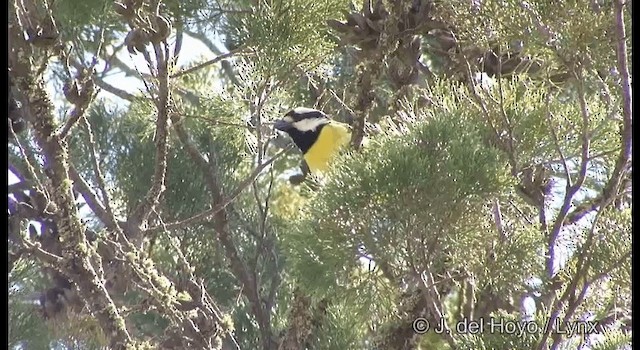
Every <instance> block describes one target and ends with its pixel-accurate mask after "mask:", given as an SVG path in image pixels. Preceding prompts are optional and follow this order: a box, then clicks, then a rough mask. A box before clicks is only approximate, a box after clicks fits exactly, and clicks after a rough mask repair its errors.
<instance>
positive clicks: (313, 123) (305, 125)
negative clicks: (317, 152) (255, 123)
mask: <svg viewBox="0 0 640 350" xmlns="http://www.w3.org/2000/svg"><path fill="white" fill-rule="evenodd" d="M328 122H329V121H328V120H327V119H324V118H313V119H302V120H300V121H297V122H295V123H293V126H294V127H295V128H296V129H298V130H300V131H303V132H304V131H313V130H315V129H317V128H318V126H320V125H322V124H327V123H328Z"/></svg>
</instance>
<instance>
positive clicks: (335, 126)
mask: <svg viewBox="0 0 640 350" xmlns="http://www.w3.org/2000/svg"><path fill="white" fill-rule="evenodd" d="M350 138H351V132H350V130H349V128H348V127H347V126H346V125H344V124H342V123H337V122H331V123H329V124H327V125H325V126H324V127H323V128H322V129H321V130H320V135H318V139H317V140H316V142H315V143H314V144H313V146H311V148H309V150H308V151H307V153H305V154H304V160H305V161H306V162H307V165H308V166H309V170H311V172H316V173H317V172H323V171H326V170H327V169H328V168H329V164H330V161H331V158H333V157H334V156H335V155H336V154H337V153H338V152H339V151H340V149H341V148H342V147H344V146H346V145H347V144H348V143H349V140H350Z"/></svg>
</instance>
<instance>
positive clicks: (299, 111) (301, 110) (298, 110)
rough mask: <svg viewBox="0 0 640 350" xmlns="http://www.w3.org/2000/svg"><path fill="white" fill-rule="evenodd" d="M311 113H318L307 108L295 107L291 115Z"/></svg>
mask: <svg viewBox="0 0 640 350" xmlns="http://www.w3.org/2000/svg"><path fill="white" fill-rule="evenodd" d="M313 112H320V111H319V110H317V109H313V108H307V107H296V108H294V109H293V113H295V114H307V113H313Z"/></svg>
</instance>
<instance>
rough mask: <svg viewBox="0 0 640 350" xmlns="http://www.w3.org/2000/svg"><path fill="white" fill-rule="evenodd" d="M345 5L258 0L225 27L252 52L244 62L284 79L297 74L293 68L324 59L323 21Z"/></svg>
mask: <svg viewBox="0 0 640 350" xmlns="http://www.w3.org/2000/svg"><path fill="white" fill-rule="evenodd" d="M346 5H347V2H346V1H344V0H322V1H310V0H293V1H284V0H260V1H258V2H257V3H256V5H255V6H253V7H252V9H251V13H248V14H237V15H234V16H232V17H231V18H229V30H230V32H231V33H233V41H234V42H235V43H237V45H238V46H243V47H247V48H250V49H251V50H253V51H254V53H255V56H254V57H252V59H251V60H250V61H247V62H251V65H253V66H254V67H255V69H256V70H257V71H258V72H260V74H261V75H263V76H272V75H277V76H278V77H279V78H280V79H283V80H287V79H290V78H291V77H296V76H298V73H295V70H294V68H298V69H299V70H300V71H302V72H304V71H309V70H311V69H313V67H315V66H317V65H318V64H319V63H321V62H323V61H325V59H326V57H327V56H328V55H329V54H330V53H331V49H332V48H333V44H332V43H331V42H330V41H329V38H328V36H327V34H326V31H327V28H326V24H325V20H326V19H328V18H335V17H338V16H339V14H340V11H341V10H343V9H346ZM292 73H293V76H292Z"/></svg>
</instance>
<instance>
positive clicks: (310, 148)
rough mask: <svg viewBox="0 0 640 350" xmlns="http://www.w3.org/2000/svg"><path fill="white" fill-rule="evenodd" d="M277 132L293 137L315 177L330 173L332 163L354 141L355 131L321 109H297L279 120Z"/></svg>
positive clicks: (276, 124)
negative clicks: (352, 139)
mask: <svg viewBox="0 0 640 350" xmlns="http://www.w3.org/2000/svg"><path fill="white" fill-rule="evenodd" d="M273 126H274V128H275V129H277V130H280V131H283V132H285V133H287V134H288V135H289V137H291V139H292V140H293V143H295V145H296V146H297V147H298V148H299V149H300V151H302V154H303V158H304V160H305V162H306V163H307V166H308V168H309V170H310V172H311V173H312V174H316V175H319V174H321V173H324V172H326V171H327V170H328V169H329V167H330V165H331V161H332V159H333V158H334V157H335V156H336V155H337V154H338V152H340V150H341V149H343V148H344V147H346V145H347V144H348V143H349V140H350V139H351V127H350V126H349V125H347V124H344V123H340V122H337V121H334V120H332V119H331V118H329V117H328V116H327V115H326V114H325V113H324V112H322V111H319V110H317V109H312V108H306V107H296V108H294V109H292V110H290V111H289V112H287V113H286V114H285V115H284V117H282V119H279V120H276V121H275V123H274V125H273Z"/></svg>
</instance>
